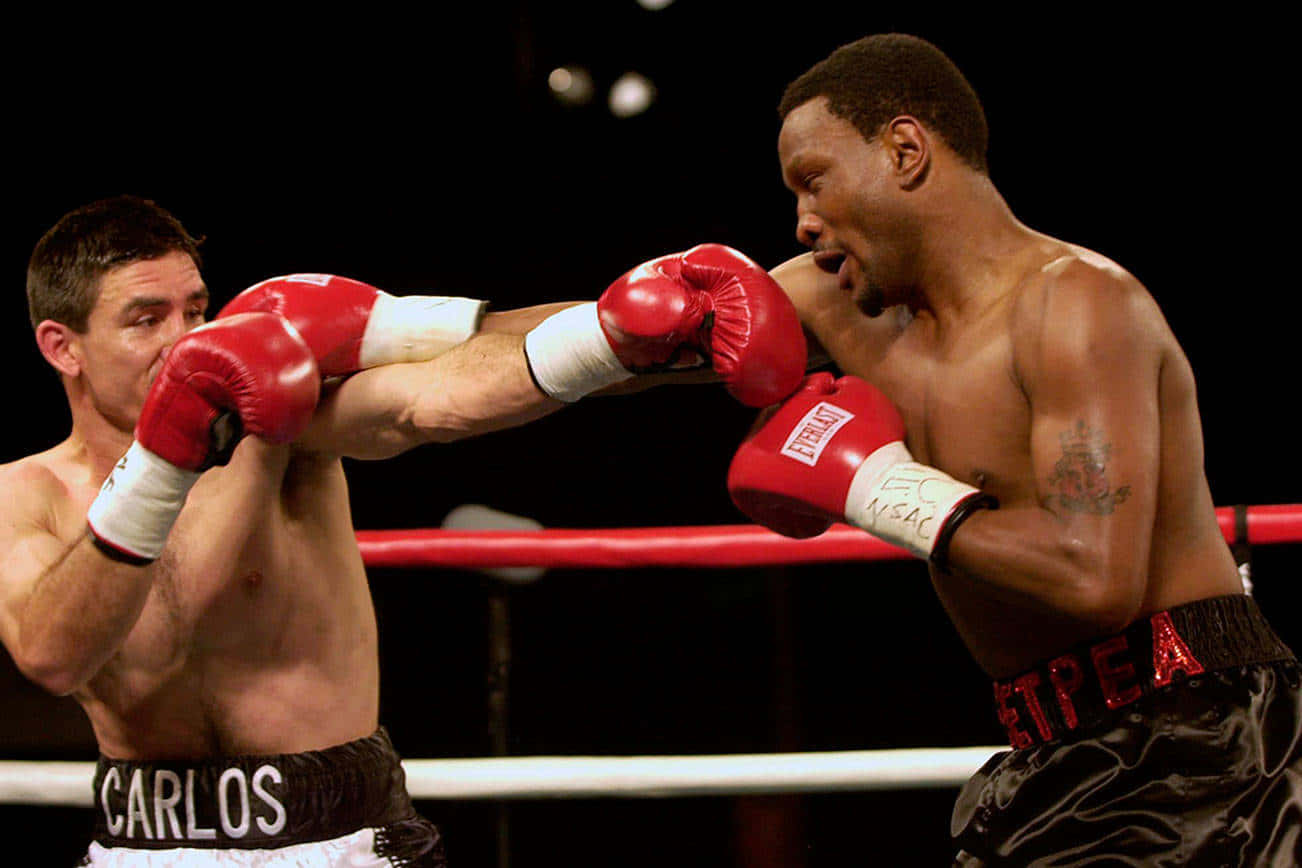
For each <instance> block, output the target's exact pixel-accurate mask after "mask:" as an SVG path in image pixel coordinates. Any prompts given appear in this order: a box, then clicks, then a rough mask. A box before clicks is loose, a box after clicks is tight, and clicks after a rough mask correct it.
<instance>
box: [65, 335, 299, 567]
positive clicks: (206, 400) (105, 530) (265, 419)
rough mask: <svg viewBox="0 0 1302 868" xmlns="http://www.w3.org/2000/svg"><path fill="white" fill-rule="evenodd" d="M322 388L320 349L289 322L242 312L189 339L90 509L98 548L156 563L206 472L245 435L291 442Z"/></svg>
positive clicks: (173, 352) (162, 374)
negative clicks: (316, 351)
mask: <svg viewBox="0 0 1302 868" xmlns="http://www.w3.org/2000/svg"><path fill="white" fill-rule="evenodd" d="M320 388H321V376H320V373H319V372H318V370H317V366H316V361H315V360H314V359H313V357H312V351H311V350H310V349H309V348H308V346H307V344H306V343H305V342H304V340H303V338H302V337H301V336H300V335H299V334H298V332H297V331H295V330H294V329H293V328H292V327H291V326H290V325H289V324H288V323H287V322H286V321H285V320H284V319H282V318H281V317H278V316H275V315H272V314H269V313H247V314H240V315H239V316H232V317H229V318H227V319H223V320H220V321H214V322H211V323H208V324H207V325H204V326H200V327H199V328H197V329H194V330H193V331H191V332H188V333H186V334H185V335H184V336H183V337H181V338H180V339H179V340H178V341H177V342H176V343H175V344H173V345H172V347H171V349H170V350H169V352H168V354H167V358H166V359H165V360H164V362H163V367H162V369H161V370H160V371H159V373H158V376H157V377H155V379H154V382H153V384H152V385H151V386H150V388H149V394H148V395H147V396H146V398H145V403H144V406H143V407H142V408H141V410H140V418H139V419H138V420H137V421H136V429H135V442H133V443H132V444H131V447H130V448H129V449H128V450H127V452H126V454H125V455H124V456H123V457H122V459H121V460H119V461H118V463H117V465H116V466H115V467H114V469H113V472H112V473H110V474H109V477H108V479H106V480H105V481H104V485H103V487H102V488H101V489H100V493H99V495H98V496H97V497H96V498H95V501H94V503H92V504H91V507H90V511H89V513H88V515H87V520H88V522H89V524H90V529H91V532H92V533H93V534H94V536H95V539H96V541H97V542H98V543H99V544H100V547H101V548H104V549H106V550H108V551H109V552H110V553H113V554H116V555H117V556H120V557H125V558H126V559H128V560H133V561H136V562H141V563H146V562H148V561H151V560H153V559H155V558H157V557H158V555H159V554H160V553H161V552H162V550H163V545H164V543H165V542H166V538H167V534H168V532H169V531H170V530H171V528H172V525H173V523H175V521H176V516H177V514H178V513H179V512H180V511H181V507H182V506H183V505H184V503H185V498H186V495H187V494H188V493H189V490H190V487H191V486H192V485H194V483H195V481H196V480H197V479H198V478H199V475H200V473H201V472H202V471H203V470H206V469H207V468H209V467H212V466H213V465H215V464H223V463H225V462H226V461H227V460H228V459H229V458H230V454H231V452H232V451H233V450H234V448H235V445H236V444H237V443H238V441H239V440H240V438H241V437H243V436H244V435H245V434H253V435H255V436H257V437H261V438H262V439H264V440H267V441H269V442H272V443H288V442H290V441H291V440H293V439H294V438H295V437H297V436H298V435H299V434H301V433H302V432H303V429H304V428H305V427H306V426H307V424H308V421H309V420H310V419H311V417H312V412H313V411H314V410H315V408H316V402H317V398H318V396H319V392H320Z"/></svg>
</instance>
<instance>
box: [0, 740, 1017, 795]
mask: <svg viewBox="0 0 1302 868" xmlns="http://www.w3.org/2000/svg"><path fill="white" fill-rule="evenodd" d="M1002 749H1003V748H998V747H955V748H906V749H898V750H867V751H819V752H808V753H775V754H723V755H717V756H630V757H574V756H534V757H488V758H477V759H411V760H404V761H403V764H402V765H403V769H404V770H405V771H406V773H407V789H408V791H409V792H410V793H411V796H412V798H413V799H541V798H592V797H652V796H654V797H668V796H712V795H737V794H743V793H811V792H818V793H823V792H836V791H847V790H896V789H914V788H920V787H957V786H960V785H962V784H963V783H964V782H965V781H966V780H967V779H968V778H969V777H971V776H972V774H973V773H974V772H975V771H976V770H977V769H979V768H980V767H981V766H982V764H984V763H985V761H986V760H988V759H989V758H990V756H991V755H992V754H994V753H995V752H997V751H999V750H1002ZM94 770H95V765H94V763H90V762H38V761H30V762H29V761H22V760H0V804H37V805H66V806H72V807H90V806H91V804H92V799H91V796H92V794H91V778H92V776H93V775H94Z"/></svg>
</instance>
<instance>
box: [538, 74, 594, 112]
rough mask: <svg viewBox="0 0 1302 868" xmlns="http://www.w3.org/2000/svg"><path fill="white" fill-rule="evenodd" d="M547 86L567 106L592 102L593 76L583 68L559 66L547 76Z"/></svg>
mask: <svg viewBox="0 0 1302 868" xmlns="http://www.w3.org/2000/svg"><path fill="white" fill-rule="evenodd" d="M547 86H548V87H549V88H551V91H552V95H553V96H555V97H556V99H557V100H559V101H560V102H562V103H564V104H566V105H587V104H588V102H590V101H591V100H592V93H593V86H592V75H591V74H590V73H589V72H588V71H587V70H586V69H584V68H583V67H581V66H558V67H557V68H556V69H553V70H552V71H551V73H550V74H549V75H548V76H547Z"/></svg>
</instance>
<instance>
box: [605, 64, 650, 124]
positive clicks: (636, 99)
mask: <svg viewBox="0 0 1302 868" xmlns="http://www.w3.org/2000/svg"><path fill="white" fill-rule="evenodd" d="M655 98H656V89H655V85H653V84H652V83H651V80H650V79H648V78H647V77H646V76H644V75H639V74H638V73H636V72H626V73H624V74H623V75H621V76H620V77H619V78H617V79H616V80H615V83H614V84H613V85H611V87H610V111H611V114H613V115H614V116H615V117H617V118H631V117H633V116H634V115H638V114H641V113H642V112H644V111H646V110H647V109H648V108H650V107H651V103H653V102H655Z"/></svg>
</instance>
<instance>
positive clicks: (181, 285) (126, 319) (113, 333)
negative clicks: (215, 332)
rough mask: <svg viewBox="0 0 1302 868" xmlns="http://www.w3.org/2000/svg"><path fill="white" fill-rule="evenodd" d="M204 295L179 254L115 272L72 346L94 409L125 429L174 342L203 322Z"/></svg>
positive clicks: (197, 277)
mask: <svg viewBox="0 0 1302 868" xmlns="http://www.w3.org/2000/svg"><path fill="white" fill-rule="evenodd" d="M207 309H208V290H207V288H206V287H205V286H204V283H203V278H202V277H201V276H200V275H199V269H198V268H197V267H196V266H195V264H194V260H192V259H191V258H190V257H189V256H188V255H187V254H185V253H169V254H167V255H165V256H161V257H159V258H158V259H146V260H141V261H138V262H132V263H129V264H127V265H123V266H121V267H119V268H115V269H113V270H112V271H110V272H108V273H107V274H106V275H104V277H103V278H102V279H101V280H100V291H99V297H98V298H97V299H96V301H95V307H94V308H93V309H92V310H91V313H90V317H89V318H88V320H87V323H86V331H85V333H83V334H80V335H77V337H76V338H75V343H76V344H77V351H78V353H79V361H80V363H81V371H80V373H81V377H82V379H83V381H84V382H85V384H86V387H87V390H88V392H89V394H90V396H91V400H92V402H93V403H94V405H95V408H96V409H97V410H98V411H99V412H100V414H101V415H102V416H104V417H105V418H106V419H108V420H109V421H110V422H111V423H112V424H113V425H114V426H115V427H118V428H119V429H122V430H126V431H130V430H131V429H132V428H134V427H135V421H136V418H137V417H138V416H139V415H140V408H141V406H142V405H143V403H144V400H145V395H146V393H147V392H148V391H149V384H150V383H152V382H153V379H154V377H155V376H157V374H158V371H159V368H161V367H162V364H163V359H164V358H165V357H166V355H167V350H168V349H169V348H170V347H171V346H172V344H173V343H175V342H176V339H177V338H179V337H180V336H181V335H183V334H185V333H186V332H187V331H189V330H190V329H192V328H194V327H195V326H198V325H201V324H202V323H203V321H204V313H205V312H206V311H207Z"/></svg>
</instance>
